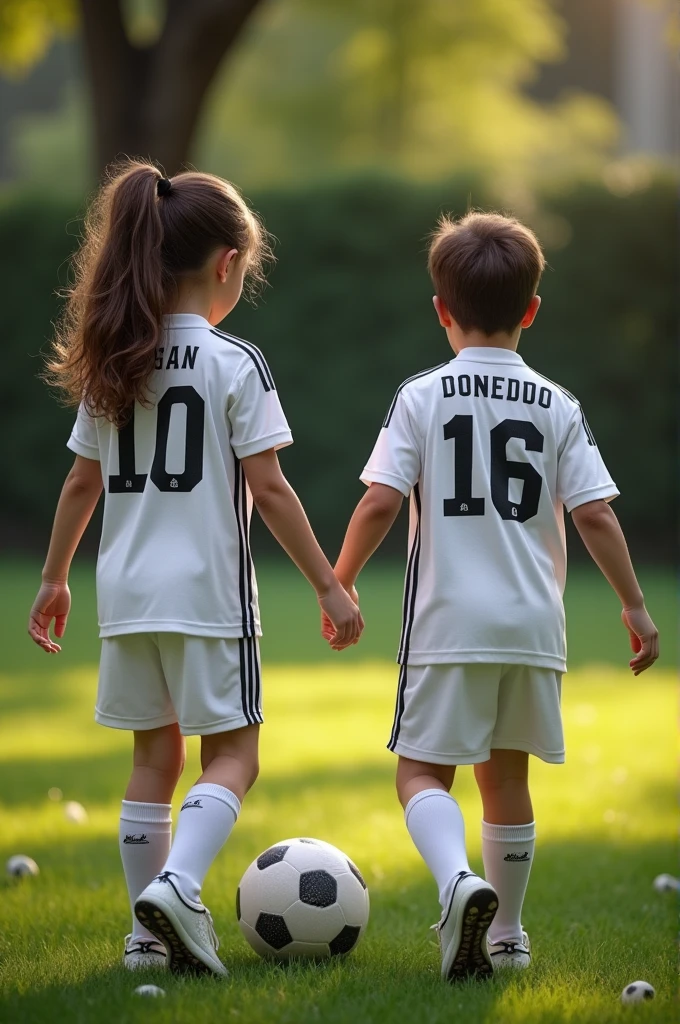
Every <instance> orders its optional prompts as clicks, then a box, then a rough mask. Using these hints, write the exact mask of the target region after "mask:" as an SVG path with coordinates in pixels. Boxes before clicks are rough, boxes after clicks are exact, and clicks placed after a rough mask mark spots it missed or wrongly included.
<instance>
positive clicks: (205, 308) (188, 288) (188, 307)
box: [168, 281, 212, 321]
mask: <svg viewBox="0 0 680 1024" xmlns="http://www.w3.org/2000/svg"><path fill="white" fill-rule="evenodd" d="M211 309H212V295H211V294H210V289H209V288H208V287H205V286H202V284H201V283H200V282H197V281H191V282H186V283H183V284H181V285H180V286H179V288H178V290H177V299H176V301H175V303H174V305H173V306H172V308H171V309H169V310H168V312H169V313H194V314H195V315H196V316H202V317H203V319H204V320H208V321H210V311H211Z"/></svg>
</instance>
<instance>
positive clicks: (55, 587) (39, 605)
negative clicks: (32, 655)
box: [28, 582, 71, 654]
mask: <svg viewBox="0 0 680 1024" xmlns="http://www.w3.org/2000/svg"><path fill="white" fill-rule="evenodd" d="M70 609H71V592H70V590H69V589H68V584H67V583H48V582H43V584H42V586H41V588H40V590H39V591H38V596H37V597H36V599H35V601H34V602H33V607H32V608H31V614H30V616H29V620H28V634H29V636H30V637H31V639H32V640H33V641H34V642H35V643H36V644H37V645H38V647H42V649H43V651H45V653H46V654H58V653H59V651H60V650H61V647H60V646H59V644H56V643H55V642H54V640H52V638H51V637H50V626H51V625H52V619H54V633H55V636H58V637H59V638H60V639H61V637H62V636H63V635H64V632H65V630H66V621H67V619H68V613H69V611H70Z"/></svg>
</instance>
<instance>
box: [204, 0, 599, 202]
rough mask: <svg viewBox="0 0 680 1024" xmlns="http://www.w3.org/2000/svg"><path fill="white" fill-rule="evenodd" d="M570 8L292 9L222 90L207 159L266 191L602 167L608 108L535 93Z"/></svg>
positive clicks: (558, 51)
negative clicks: (338, 178) (276, 186)
mask: <svg viewBox="0 0 680 1024" xmlns="http://www.w3.org/2000/svg"><path fill="white" fill-rule="evenodd" d="M557 10H558V5H557V3H556V0H455V3H454V2H452V0H418V2H417V3H414V2H413V0H324V3H323V4H320V3H319V2H318V0H279V2H278V3H273V4H271V5H269V6H268V7H267V8H266V9H265V10H264V11H263V15H262V17H261V18H259V19H258V22H257V25H256V28H255V31H254V33H253V36H252V37H251V40H250V42H249V45H248V47H247V48H243V49H242V50H241V52H240V53H239V54H238V55H237V57H236V59H235V60H234V62H233V63H230V67H229V76H228V79H226V78H225V80H224V81H223V82H222V81H219V80H218V83H217V86H216V88H215V90H214V91H213V93H212V99H211V101H210V102H209V104H208V108H207V112H206V116H205V119H204V120H203V124H202V128H201V131H200V133H199V153H200V159H201V161H202V162H206V163H207V164H208V165H210V166H213V167H214V168H215V169H221V170H222V171H223V172H224V173H227V174H229V175H232V176H235V177H237V178H239V179H241V180H246V181H249V182H253V183H262V182H274V181H277V180H281V179H282V178H285V177H288V178H290V179H291V180H300V178H302V177H304V178H307V179H309V178H314V177H316V176H318V175H319V174H320V173H321V174H323V173H328V172H331V173H333V172H337V171H347V170H354V169H357V168H362V169H363V168H366V167H378V168H385V167H389V168H391V169H392V170H394V171H395V172H398V173H405V174H407V175H409V176H412V177H418V178H428V177H429V178H435V177H439V176H441V175H442V174H448V173H450V172H451V170H453V169H461V168H466V169H470V168H474V169H476V170H482V171H484V172H485V173H490V174H492V175H493V176H494V177H497V178H499V179H501V180H502V182H503V183H504V184H506V185H508V184H510V183H511V182H520V183H521V182H525V181H527V180H530V179H531V178H532V176H533V177H536V176H540V174H543V173H545V172H546V170H548V171H552V170H558V171H559V172H560V173H562V172H564V171H567V172H573V171H575V170H578V171H580V172H583V171H586V170H589V169H592V168H595V169H599V167H600V166H601V163H602V160H603V158H606V156H607V155H608V152H609V150H610V148H611V145H612V143H613V141H614V140H615V137H616V129H617V122H616V117H615V115H614V113H613V111H612V109H611V107H610V106H609V104H607V103H606V101H604V100H600V99H598V98H596V97H592V96H588V95H585V94H583V93H581V94H572V95H570V96H565V97H561V98H560V99H559V101H558V102H557V103H555V104H552V105H545V104H541V103H539V102H537V101H536V100H535V99H533V98H532V97H530V96H529V95H527V92H526V88H525V87H526V85H527V84H528V83H529V82H530V81H531V80H532V78H533V77H535V76H536V75H537V73H538V70H539V68H540V65H541V64H542V63H545V62H551V61H559V60H561V59H563V57H564V56H565V54H566V46H565V33H566V26H565V23H564V21H563V19H562V18H561V17H560V16H559V15H558V13H557Z"/></svg>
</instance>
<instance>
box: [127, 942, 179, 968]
mask: <svg viewBox="0 0 680 1024" xmlns="http://www.w3.org/2000/svg"><path fill="white" fill-rule="evenodd" d="M123 964H124V966H125V967H127V969H128V971H142V970H144V969H145V968H147V967H153V968H155V969H156V970H158V969H159V968H160V970H165V968H166V967H167V966H168V954H167V953H166V952H165V946H164V945H163V943H162V942H161V941H160V939H133V938H132V936H131V935H126V936H125V952H124V953H123Z"/></svg>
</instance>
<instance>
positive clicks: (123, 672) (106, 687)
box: [95, 633, 262, 736]
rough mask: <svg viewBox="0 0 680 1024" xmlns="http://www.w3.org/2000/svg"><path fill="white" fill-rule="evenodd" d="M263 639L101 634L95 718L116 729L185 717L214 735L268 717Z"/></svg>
mask: <svg viewBox="0 0 680 1024" xmlns="http://www.w3.org/2000/svg"><path fill="white" fill-rule="evenodd" d="M261 701H262V686H261V670H260V651H259V643H258V640H257V637H245V638H243V639H237V640H225V639H216V638H214V637H205V636H188V635H186V634H184V633H126V634H124V635H123V636H113V637H108V638H106V639H104V640H102V652H101V661H100V665H99V689H98V692H97V706H96V710H95V719H96V721H97V722H99V723H100V724H101V725H108V726H111V727H112V728H114V729H140V730H142V729H159V728H160V727H161V726H164V725H171V724H172V723H173V722H179V726H180V730H181V732H182V733H183V735H185V736H210V735H213V734H214V733H218V732H229V731H230V730H232V729H240V728H241V727H243V726H246V725H255V724H256V723H260V722H262V703H261Z"/></svg>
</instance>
